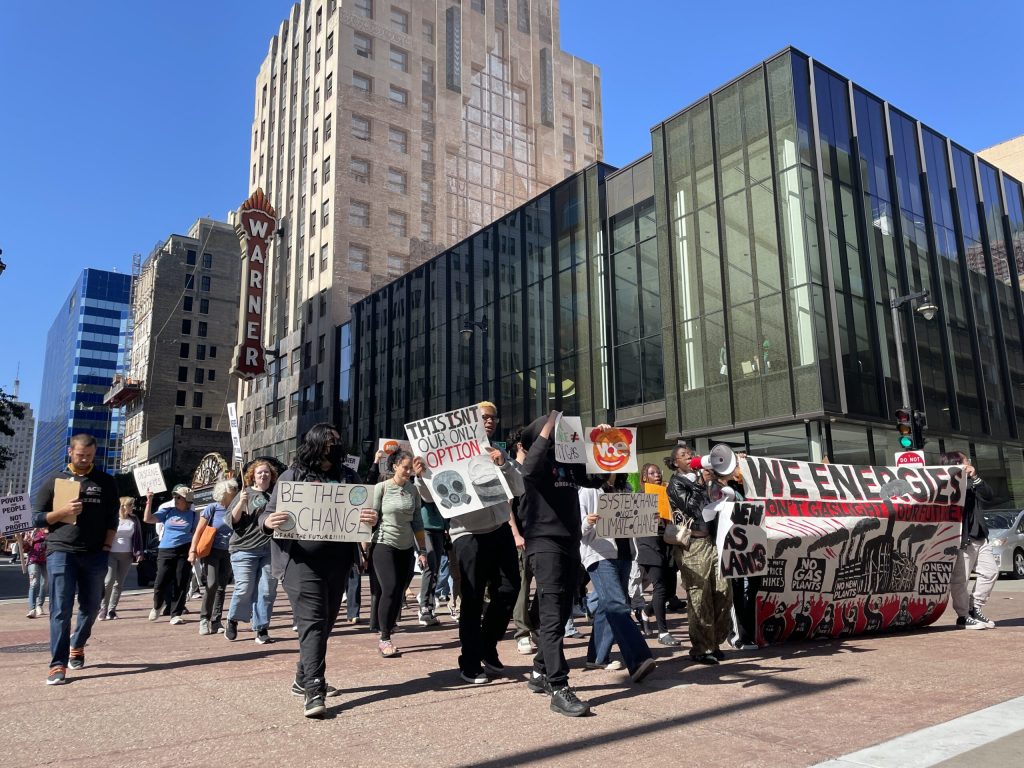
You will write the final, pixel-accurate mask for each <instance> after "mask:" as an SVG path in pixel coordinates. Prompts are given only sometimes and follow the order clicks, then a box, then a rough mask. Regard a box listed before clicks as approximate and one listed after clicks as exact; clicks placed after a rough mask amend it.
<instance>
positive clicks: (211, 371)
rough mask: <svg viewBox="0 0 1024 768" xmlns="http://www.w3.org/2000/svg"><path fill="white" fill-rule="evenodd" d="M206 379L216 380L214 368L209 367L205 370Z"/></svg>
mask: <svg viewBox="0 0 1024 768" xmlns="http://www.w3.org/2000/svg"><path fill="white" fill-rule="evenodd" d="M206 380H207V381H216V380H217V371H216V370H215V369H213V368H210V369H209V370H207V371H206Z"/></svg>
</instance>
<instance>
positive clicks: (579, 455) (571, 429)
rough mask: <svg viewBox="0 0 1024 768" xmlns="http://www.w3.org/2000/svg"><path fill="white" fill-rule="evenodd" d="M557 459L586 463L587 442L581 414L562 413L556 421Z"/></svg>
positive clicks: (563, 461)
mask: <svg viewBox="0 0 1024 768" xmlns="http://www.w3.org/2000/svg"><path fill="white" fill-rule="evenodd" d="M555 461H560V462H562V463H563V464H586V463H587V453H586V444H585V443H584V440H583V425H582V423H581V421H580V417H579V416H564V415H560V416H559V417H558V421H557V422H555Z"/></svg>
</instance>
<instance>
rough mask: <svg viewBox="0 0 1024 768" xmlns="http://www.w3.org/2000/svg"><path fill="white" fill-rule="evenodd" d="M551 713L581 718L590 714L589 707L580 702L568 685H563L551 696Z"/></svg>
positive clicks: (585, 703)
mask: <svg viewBox="0 0 1024 768" xmlns="http://www.w3.org/2000/svg"><path fill="white" fill-rule="evenodd" d="M551 711H552V712H557V713H558V714H560V715H565V716H566V717H582V716H583V715H589V714H590V705H589V704H587V702H585V701H581V700H580V699H579V698H578V697H577V696H576V694H575V693H573V690H572V688H570V687H569V686H568V685H563V686H562V687H561V688H559V689H558V690H556V691H553V692H552V694H551Z"/></svg>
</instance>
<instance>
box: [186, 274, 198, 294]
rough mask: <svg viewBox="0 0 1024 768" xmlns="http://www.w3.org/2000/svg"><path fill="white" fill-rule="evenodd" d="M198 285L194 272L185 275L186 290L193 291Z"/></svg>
mask: <svg viewBox="0 0 1024 768" xmlns="http://www.w3.org/2000/svg"><path fill="white" fill-rule="evenodd" d="M195 287H196V276H195V275H192V274H188V275H185V290H186V291H191V290H192V289H193V288H195Z"/></svg>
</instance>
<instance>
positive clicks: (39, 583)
mask: <svg viewBox="0 0 1024 768" xmlns="http://www.w3.org/2000/svg"><path fill="white" fill-rule="evenodd" d="M45 600H46V563H29V564H28V609H29V610H30V611H31V610H32V609H34V608H42V607H43V602H44V601H45Z"/></svg>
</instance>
